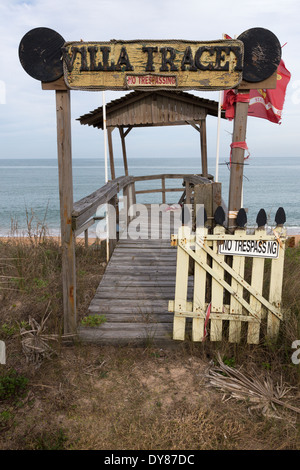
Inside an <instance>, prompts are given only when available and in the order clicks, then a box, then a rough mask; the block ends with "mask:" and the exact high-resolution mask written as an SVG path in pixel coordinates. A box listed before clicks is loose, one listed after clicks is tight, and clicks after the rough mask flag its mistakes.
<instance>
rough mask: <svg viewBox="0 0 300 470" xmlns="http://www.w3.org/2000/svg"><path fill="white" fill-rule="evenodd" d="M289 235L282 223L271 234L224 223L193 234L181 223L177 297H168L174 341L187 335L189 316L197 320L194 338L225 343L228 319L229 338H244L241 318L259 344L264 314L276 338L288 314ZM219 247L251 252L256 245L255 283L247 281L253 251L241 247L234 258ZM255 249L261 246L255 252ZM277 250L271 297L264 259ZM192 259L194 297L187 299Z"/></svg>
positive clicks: (234, 340) (250, 338)
mask: <svg viewBox="0 0 300 470" xmlns="http://www.w3.org/2000/svg"><path fill="white" fill-rule="evenodd" d="M175 238H176V237H175ZM285 239H286V230H285V229H284V228H283V227H282V226H277V227H276V228H275V229H274V230H273V232H272V234H269V235H268V234H267V233H266V230H265V229H261V228H259V229H257V230H255V233H253V234H247V231H246V229H244V228H237V229H236V230H235V232H234V234H231V235H230V234H226V233H225V228H224V227H223V226H221V225H217V226H216V227H215V228H214V230H213V234H211V235H209V234H208V231H207V229H206V228H198V229H197V230H196V234H194V235H192V234H191V229H190V228H189V227H187V226H182V227H180V229H179V232H178V237H177V250H178V251H177V267H176V287H175V299H174V300H171V301H169V311H171V312H174V323H173V339H175V340H184V339H185V337H186V319H187V318H192V340H193V341H202V340H203V339H204V338H206V337H207V338H209V339H210V341H221V340H222V339H224V322H225V321H227V320H229V322H228V323H227V324H228V325H229V326H228V341H229V342H232V343H238V342H240V340H241V331H242V322H246V324H247V342H248V343H250V344H257V343H258V342H259V340H260V330H261V323H262V319H264V318H266V331H267V336H268V337H270V338H276V337H277V335H278V332H279V325H280V322H281V320H282V318H283V314H282V311H281V294H282V281H283V268H284V253H285ZM230 242H231V243H230ZM274 242H275V244H274ZM220 246H222V248H224V247H225V248H226V247H227V248H228V247H230V246H236V247H241V248H244V249H245V250H246V251H247V249H248V251H251V250H250V248H251V247H252V253H249V254H250V257H252V262H251V261H250V264H252V266H251V267H250V269H251V281H250V283H249V282H247V281H246V280H245V260H246V258H248V256H249V254H248V253H246V252H245V253H243V250H242V251H241V253H240V254H235V255H232V256H231V255H228V254H224V253H222V250H220V249H219V247H220ZM253 247H256V253H254V252H253ZM270 247H271V248H270ZM274 248H276V250H277V253H276V254H277V257H276V258H272V259H271V271H270V280H269V295H268V298H266V297H264V296H263V287H264V272H265V270H264V268H265V259H266V258H268V257H271V256H275V255H274V254H272V250H274ZM267 250H268V252H267ZM263 251H264V253H262V252H263ZM190 259H192V260H193V261H194V272H193V277H194V279H193V281H194V282H193V293H192V299H191V300H189V299H188V277H189V265H190ZM225 298H226V299H227V302H225ZM228 299H229V300H228ZM226 331H227V330H226Z"/></svg>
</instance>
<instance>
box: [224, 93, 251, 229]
mask: <svg viewBox="0 0 300 470" xmlns="http://www.w3.org/2000/svg"><path fill="white" fill-rule="evenodd" d="M239 94H240V95H247V94H249V90H239ZM248 106H249V102H248V101H247V99H246V100H245V101H238V102H237V103H236V105H235V114H234V126H233V135H232V144H231V145H232V148H231V159H230V183H229V201H228V226H229V227H228V228H229V229H233V228H235V227H236V218H237V214H238V211H239V210H240V209H241V207H242V191H243V175H244V153H245V140H246V129H247V116H248ZM243 147H244V148H243Z"/></svg>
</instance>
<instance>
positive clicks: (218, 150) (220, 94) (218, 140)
mask: <svg viewBox="0 0 300 470" xmlns="http://www.w3.org/2000/svg"><path fill="white" fill-rule="evenodd" d="M224 38H225V34H224V33H223V34H222V39H224ZM221 100H222V91H219V103H218V128H217V150H216V171H215V182H216V183H217V182H218V181H219V154H220V125H221Z"/></svg>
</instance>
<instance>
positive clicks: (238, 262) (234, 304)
mask: <svg viewBox="0 0 300 470" xmlns="http://www.w3.org/2000/svg"><path fill="white" fill-rule="evenodd" d="M243 233H245V230H244V229H237V230H236V231H235V234H236V235H237V236H239V235H242V234H243ZM232 269H234V271H236V273H237V274H239V275H240V276H242V277H244V271H245V257H244V256H233V260H232ZM231 285H232V287H233V289H234V290H235V291H236V293H237V294H238V295H239V296H241V297H242V296H243V286H242V285H241V284H240V283H238V282H237V281H236V280H235V279H232V282H231ZM242 313H243V306H242V305H241V304H240V303H239V302H238V301H237V300H236V298H235V297H233V296H230V314H232V315H233V318H232V319H233V320H234V321H231V322H230V323H229V338H228V340H229V342H230V343H239V342H240V340H241V327H242V323H241V321H238V320H237V319H236V316H237V315H241V314H242Z"/></svg>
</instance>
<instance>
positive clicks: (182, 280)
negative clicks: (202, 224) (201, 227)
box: [173, 226, 190, 340]
mask: <svg viewBox="0 0 300 470" xmlns="http://www.w3.org/2000/svg"><path fill="white" fill-rule="evenodd" d="M189 235H190V228H189V227H187V226H182V227H180V229H179V231H178V242H179V244H178V248H177V266H176V286H175V310H176V311H177V312H180V311H181V310H183V311H185V310H186V301H187V288H188V272H189V255H188V254H187V253H186V251H185V250H183V248H182V246H181V243H184V241H185V240H186V239H187V238H188V237H189ZM185 323H186V319H185V318H184V317H183V318H179V317H174V324H173V339H175V340H184V338H185Z"/></svg>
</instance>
